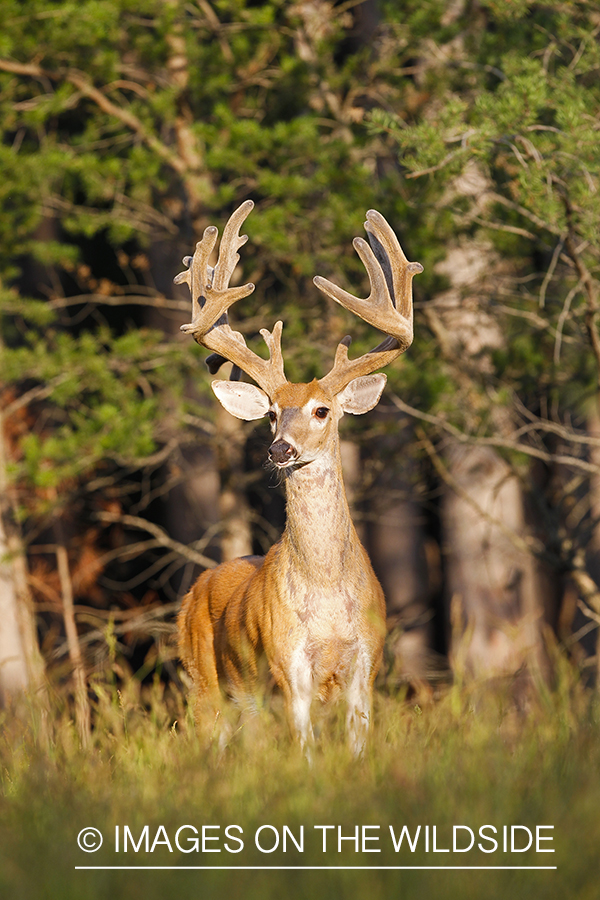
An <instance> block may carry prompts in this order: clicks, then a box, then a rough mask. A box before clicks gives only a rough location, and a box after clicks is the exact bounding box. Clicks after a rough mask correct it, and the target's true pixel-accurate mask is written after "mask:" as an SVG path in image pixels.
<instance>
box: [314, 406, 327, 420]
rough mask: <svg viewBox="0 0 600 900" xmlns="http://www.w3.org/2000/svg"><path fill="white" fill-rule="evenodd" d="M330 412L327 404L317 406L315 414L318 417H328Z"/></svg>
mask: <svg viewBox="0 0 600 900" xmlns="http://www.w3.org/2000/svg"><path fill="white" fill-rule="evenodd" d="M328 412H329V410H328V409H327V407H326V406H317V408H316V409H315V416H316V417H317V419H326V418H327V414H328Z"/></svg>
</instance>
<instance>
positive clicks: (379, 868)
mask: <svg viewBox="0 0 600 900" xmlns="http://www.w3.org/2000/svg"><path fill="white" fill-rule="evenodd" d="M75 868H76V869H88V870H89V869H92V870H96V871H99V870H106V869H161V870H168V871H177V870H179V869H186V870H190V869H193V870H195V871H202V872H210V871H211V870H214V871H215V872H235V871H238V870H239V871H240V872H242V871H244V872H248V871H251V872H268V871H282V870H285V871H289V870H294V871H303V870H306V871H309V870H310V871H315V870H319V871H322V870H323V871H331V870H334V869H335V870H344V871H345V870H348V869H352V870H360V871H363V872H364V871H368V872H387V871H398V870H400V869H402V870H405V869H420V870H431V869H436V870H438V871H439V870H442V869H443V870H445V871H448V870H463V871H464V870H478V871H480V870H484V871H504V870H509V869H510V870H512V871H515V870H517V871H532V870H535V871H540V870H554V869H557V868H558V866H75Z"/></svg>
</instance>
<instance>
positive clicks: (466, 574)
mask: <svg viewBox="0 0 600 900" xmlns="http://www.w3.org/2000/svg"><path fill="white" fill-rule="evenodd" d="M449 471H450V474H451V476H452V478H453V479H454V480H455V481H456V483H457V484H458V486H459V487H460V488H461V489H462V491H463V492H464V494H462V495H459V494H458V493H455V492H453V491H451V490H449V491H448V492H447V493H446V495H445V496H444V500H443V504H442V521H443V532H444V543H445V554H446V566H447V570H446V577H447V589H448V596H449V598H450V604H451V609H450V618H451V620H452V624H453V634H452V635H451V657H452V660H451V661H452V664H453V667H454V669H455V671H456V670H460V672H461V674H465V675H471V676H474V677H478V678H480V677H483V678H487V677H494V676H501V675H514V674H515V673H516V672H518V671H519V670H520V669H522V668H523V667H524V666H525V665H527V666H528V667H529V668H531V667H535V669H536V670H537V669H538V667H539V665H540V660H541V634H540V624H541V617H542V607H541V604H540V601H539V596H538V585H537V578H536V566H535V561H534V559H533V557H532V556H531V555H530V554H528V553H526V552H519V551H518V550H517V548H516V547H515V546H514V544H513V543H512V542H511V540H510V538H509V537H508V536H507V533H506V531H505V530H504V529H508V530H510V531H512V532H513V533H514V534H516V535H519V534H522V532H523V530H524V526H525V518H524V511H523V499H522V495H521V486H520V484H519V482H518V480H517V478H516V477H515V476H514V475H513V474H512V472H511V470H510V468H509V467H508V465H507V464H506V463H505V462H504V460H502V459H501V457H500V456H499V455H498V454H497V453H496V452H495V451H494V450H493V449H491V448H489V447H465V446H460V447H458V446H456V447H454V448H453V449H452V452H451V453H450V462H449ZM469 499H470V500H471V502H469ZM479 510H480V512H479ZM495 522H498V523H501V524H500V525H498V524H495ZM501 526H503V527H501Z"/></svg>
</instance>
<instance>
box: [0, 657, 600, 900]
mask: <svg viewBox="0 0 600 900" xmlns="http://www.w3.org/2000/svg"><path fill="white" fill-rule="evenodd" d="M94 695H95V702H94V723H95V724H94V732H93V740H92V744H91V746H90V747H89V748H88V749H87V750H85V751H84V750H82V749H81V748H80V747H79V744H78V740H77V737H76V732H75V728H74V725H73V722H72V719H71V716H70V712H69V709H68V708H66V707H65V706H62V707H61V705H60V702H59V699H60V698H58V697H57V698H55V703H54V709H53V711H52V715H51V717H50V719H49V721H48V722H47V723H46V725H45V727H42V724H43V723H41V722H40V717H39V712H38V711H37V710H36V709H35V708H33V707H32V708H31V710H30V711H29V713H28V714H27V715H26V716H23V715H21V716H16V715H11V714H9V713H4V714H3V719H2V722H1V726H2V731H1V744H0V770H1V774H0V896H1V897H2V898H4V897H6V898H9V897H10V898H14V900H21V898H23V900H25V898H27V900H30V898H46V897H47V898H53V900H55V898H60V900H67V898H71V897H73V898H81V897H86V898H88V900H94V898H111V900H112V898H120V897H126V898H130V897H131V898H137V897H140V898H148V900H152V898H161V900H162V898H164V897H168V896H177V897H194V898H212V897H213V896H214V897H225V898H227V897H228V896H229V895H231V896H235V897H238V896H239V897H244V898H270V897H273V898H275V897H277V898H281V897H286V896H289V897H293V898H296V897H299V898H304V897H307V898H308V897H315V896H319V895H323V896H327V897H333V898H337V897H367V898H369V900H378V898H384V897H385V898H387V897H402V898H417V897H418V898H421V897H423V898H437V897H440V898H441V897H443V898H455V897H456V898H459V897H460V898H461V900H469V898H482V897H485V898H491V900H493V898H507V897H511V898H521V897H522V898H527V900H531V898H535V900H538V898H546V897H548V898H559V897H560V898H565V897H573V898H577V900H587V898H589V900H592V898H594V900H595V898H597V897H598V896H599V894H600V888H599V886H598V855H599V848H600V722H599V719H600V709H599V706H598V703H597V702H596V699H595V697H594V696H593V695H592V694H591V693H590V692H589V691H586V690H584V689H583V688H582V687H581V686H580V685H579V684H578V683H577V682H576V681H574V680H573V679H572V676H571V674H570V673H569V672H568V671H566V670H565V671H564V672H563V673H562V674H561V676H560V678H559V683H558V685H557V689H556V690H554V691H553V692H552V693H542V694H539V695H537V696H536V698H535V699H533V700H532V699H529V700H528V701H527V702H526V703H525V704H521V707H520V708H519V707H517V706H516V705H515V703H514V702H513V701H512V699H511V698H510V692H509V691H508V690H500V689H495V690H493V691H492V690H491V689H490V688H489V687H488V688H486V689H475V688H472V689H467V688H466V687H461V688H458V687H454V688H450V689H448V690H446V691H445V692H444V693H443V694H442V695H441V696H440V697H438V698H437V699H436V700H435V701H432V702H429V703H426V704H425V703H421V704H420V705H419V704H417V703H415V702H414V701H412V702H411V701H409V700H407V699H406V698H403V697H402V696H391V695H390V694H389V693H386V692H385V691H380V692H379V693H378V694H377V696H376V702H375V714H374V728H373V733H372V737H371V741H370V744H369V748H368V751H367V752H366V754H365V756H364V758H363V759H361V760H358V761H356V760H353V759H351V757H350V756H349V754H348V752H347V750H346V748H345V746H344V743H343V741H342V740H341V739H340V737H339V735H338V733H337V729H336V724H335V722H334V724H333V727H324V729H323V734H322V736H321V739H320V742H319V745H318V749H317V752H316V755H315V759H314V762H313V765H312V767H308V766H307V764H306V761H305V760H304V758H303V757H302V755H301V754H300V753H299V752H298V751H297V749H296V748H295V747H294V746H293V745H292V744H291V742H290V741H289V739H288V736H287V731H286V728H285V725H284V723H283V721H282V716H281V712H280V710H279V709H278V706H277V702H276V701H275V702H274V703H273V704H272V707H273V708H269V709H265V710H263V711H261V712H259V714H258V716H257V719H256V720H255V721H254V723H253V724H252V725H251V727H250V728H242V729H240V730H239V731H238V732H237V733H236V734H235V736H234V738H233V740H232V741H231V743H230V744H229V746H228V747H227V748H226V749H225V750H224V751H222V752H221V751H219V749H218V746H217V745H216V742H215V743H213V744H212V745H210V746H208V747H206V746H204V745H203V744H202V743H201V742H200V741H199V740H198V738H197V737H196V735H195V732H194V728H193V725H192V723H191V720H190V717H189V713H188V711H187V708H186V704H185V700H184V698H183V697H182V695H181V694H180V693H179V692H178V691H177V690H175V689H174V688H165V687H164V685H162V684H161V683H160V682H158V681H157V682H156V683H155V684H154V685H153V686H152V687H151V688H145V689H141V688H140V686H139V684H138V683H137V682H136V681H135V680H134V679H131V680H129V681H127V682H126V683H125V684H124V686H123V688H122V690H121V691H118V690H117V688H116V686H115V685H114V684H112V683H110V682H102V681H98V682H97V683H96V684H95V685H94ZM145 825H148V826H149V827H148V835H149V842H150V845H151V844H152V842H153V841H154V839H155V837H157V833H158V838H159V840H160V839H162V840H163V843H162V844H161V843H157V845H156V846H155V848H154V851H153V852H148V853H147V852H146V851H145V849H144V846H143V841H142V844H141V845H140V849H139V851H138V852H135V851H134V849H133V848H132V846H131V844H129V845H128V851H127V853H124V852H123V846H122V841H123V831H124V826H128V827H129V829H130V832H131V834H132V835H133V837H134V838H135V841H136V842H137V841H138V839H139V838H140V836H142V835H143V828H144V826H145ZM161 825H162V826H164V830H162V831H161V830H159V826H161ZM183 825H193V826H194V827H195V828H196V829H197V830H198V832H201V828H202V826H203V825H205V826H220V830H218V829H217V828H213V829H211V830H210V831H208V832H207V836H209V837H218V838H219V839H218V840H215V841H213V842H212V843H211V842H210V841H207V845H206V846H207V848H212V849H218V848H220V851H221V852H219V853H216V852H213V853H211V852H206V853H202V852H191V853H183V852H181V851H179V850H178V849H177V847H176V846H175V834H176V832H177V829H178V828H179V827H180V826H183ZM228 825H239V826H240V827H241V828H242V829H243V835H242V839H243V841H244V849H243V850H242V851H241V852H239V853H231V852H227V850H226V849H225V841H226V840H227V839H226V837H225V834H224V828H225V827H226V826H228ZM263 825H270V826H273V827H274V828H276V829H277V830H278V832H279V834H280V836H281V835H282V833H283V826H285V825H287V826H288V828H289V829H290V831H291V833H292V834H293V835H294V836H295V837H296V840H299V836H300V827H301V826H304V850H303V852H299V851H298V850H297V849H296V848H295V846H294V844H293V843H292V842H291V841H290V839H289V838H288V842H287V849H286V852H285V853H284V852H283V849H282V845H281V843H280V846H279V848H278V849H277V850H275V851H274V852H272V853H262V852H260V851H259V850H258V849H257V847H256V846H255V843H254V834H255V832H256V830H257V829H258V828H259V827H260V826H263ZM315 825H334V826H336V827H337V826H342V827H343V832H342V834H343V835H345V836H352V835H354V833H355V832H354V829H355V826H357V825H358V826H363V825H364V826H377V825H378V826H380V828H379V830H377V829H370V830H367V831H366V832H365V834H366V836H367V837H378V838H379V840H378V841H371V842H370V843H369V842H367V843H366V844H365V847H366V848H371V849H374V848H381V851H382V852H379V853H375V852H373V853H370V852H362V847H360V845H359V852H356V851H355V847H354V843H353V842H351V841H344V842H342V850H341V852H338V843H337V831H336V830H335V829H334V830H329V831H327V839H328V846H327V851H326V852H325V853H324V852H323V849H322V831H321V830H315V827H314V826H315ZM390 825H392V826H393V828H394V831H395V833H396V834H399V832H400V830H401V828H402V826H403V825H406V826H407V827H408V829H409V831H410V834H411V837H414V834H415V832H416V828H417V826H419V825H420V826H421V828H422V832H421V837H420V840H419V843H418V847H417V849H416V850H415V852H414V853H413V852H411V851H410V849H409V847H408V846H407V845H406V841H404V843H403V845H402V847H401V849H400V850H399V851H398V852H394V850H393V846H392V840H391V836H390V831H389V826H390ZM426 825H428V826H430V839H431V837H432V831H431V827H432V826H434V825H435V826H436V828H437V832H436V839H437V847H438V849H440V848H446V847H450V846H451V841H452V826H453V825H466V826H469V827H471V828H472V830H473V831H474V832H475V834H476V835H477V831H478V829H479V828H480V827H481V826H483V825H494V826H495V827H496V828H497V829H498V832H499V833H500V834H501V833H502V826H504V825H506V826H511V825H524V826H527V827H529V828H530V829H531V830H532V831H533V830H534V829H535V826H536V825H553V826H554V830H553V831H546V832H543V834H544V835H553V841H552V842H548V843H546V844H544V845H543V846H545V847H554V848H555V850H556V852H555V853H535V852H533V851H529V852H526V853H510V852H509V853H504V852H503V851H502V845H501V843H500V848H499V849H498V850H497V851H496V852H494V853H489V854H486V853H483V852H482V851H481V850H479V849H477V846H475V848H474V849H473V850H472V851H469V852H466V853H458V852H457V853H454V852H450V853H441V852H437V853H434V852H432V847H431V840H430V850H429V852H425V850H424V829H425V826H426ZM88 826H93V827H95V828H98V829H99V830H100V831H101V832H102V833H103V835H104V844H103V846H102V848H101V849H100V850H99V851H98V852H96V853H85V852H83V851H82V850H80V849H79V848H78V845H77V836H78V834H79V832H80V831H81V830H82V829H83V828H84V827H88ZM115 826H119V834H120V841H121V849H120V852H119V853H116V852H115ZM231 833H234V834H235V835H239V834H240V832H230V834H231ZM488 833H489V832H488ZM509 833H510V832H509ZM261 834H262V840H263V847H264V848H265V849H267V848H269V847H270V846H272V843H273V841H274V832H273V831H272V830H271V829H265V830H264V831H263V832H262V833H261ZM359 834H360V835H361V836H362V834H361V832H359ZM520 834H521V835H525V832H523V831H521V832H520ZM191 835H193V832H192V831H191V830H189V829H188V830H186V831H184V832H182V833H181V837H180V843H181V844H182V846H183V847H184V848H185V847H188V848H189V847H191V846H192V845H191V844H186V842H185V839H186V838H189V837H190V836H191ZM462 835H463V836H464V835H467V832H462ZM165 836H166V838H168V840H169V841H170V843H171V845H172V848H173V852H169V848H168V846H167V845H166V843H164V841H165ZM477 839H478V840H479V837H477ZM520 839H521V838H519V840H520ZM228 843H229V846H230V847H233V848H234V849H237V847H239V843H236V842H235V841H233V840H230V841H228ZM463 846H464V845H463ZM484 846H487V847H488V848H489V847H490V846H491V845H490V844H489V843H488V844H487V845H486V844H484ZM91 865H94V866H115V865H119V866H123V865H130V866H131V865H137V866H150V865H152V866H215V867H216V866H231V867H236V866H237V867H238V869H237V871H235V870H233V871H224V870H218V869H216V868H215V869H212V870H210V869H209V870H184V869H178V870H172V871H165V870H162V871H156V870H146V871H139V870H123V869H121V870H114V869H113V870H102V871H100V870H96V871H90V870H80V869H76V866H91ZM284 865H287V866H302V867H303V870H289V869H287V870H286V869H281V868H279V869H270V870H263V871H259V870H251V869H248V868H245V869H242V868H239V867H242V866H245V867H249V866H284ZM416 865H421V866H424V865H429V866H432V865H434V866H440V865H446V866H450V865H451V866H457V865H469V866H490V865H493V866H508V865H513V866H514V865H519V866H522V865H530V866H532V865H545V866H547V865H555V866H557V869H556V870H555V871H539V870H535V871H534V870H527V871H523V870H521V871H516V870H508V869H504V870H501V871H491V870H487V871H482V870H468V871H465V870H456V869H455V870H437V871H436V870H429V871H424V870H414V869H413V870H393V871H392V870H385V869H383V868H382V867H384V866H416ZM309 866H369V867H377V868H376V869H371V870H369V871H366V870H358V869H350V870H342V869H336V870H314V869H309V868H308V867H309Z"/></svg>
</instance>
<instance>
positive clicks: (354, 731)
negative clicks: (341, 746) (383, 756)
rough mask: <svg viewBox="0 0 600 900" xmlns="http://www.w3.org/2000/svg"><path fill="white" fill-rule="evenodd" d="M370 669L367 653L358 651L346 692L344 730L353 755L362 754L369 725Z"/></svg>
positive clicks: (371, 680)
mask: <svg viewBox="0 0 600 900" xmlns="http://www.w3.org/2000/svg"><path fill="white" fill-rule="evenodd" d="M372 669H373V666H372V664H371V661H370V659H368V656H367V654H366V653H365V652H364V651H363V652H360V653H359V655H358V659H357V661H356V667H355V669H354V672H353V674H352V678H351V680H350V684H349V685H348V690H347V692H346V701H347V704H348V709H347V713H346V731H347V733H348V743H349V744H350V750H351V751H352V754H353V756H355V757H358V756H360V755H361V754H362V752H363V750H364V748H365V744H366V741H367V735H368V733H369V727H370V725H371V697H372V693H373V678H372V676H371V671H372Z"/></svg>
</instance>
